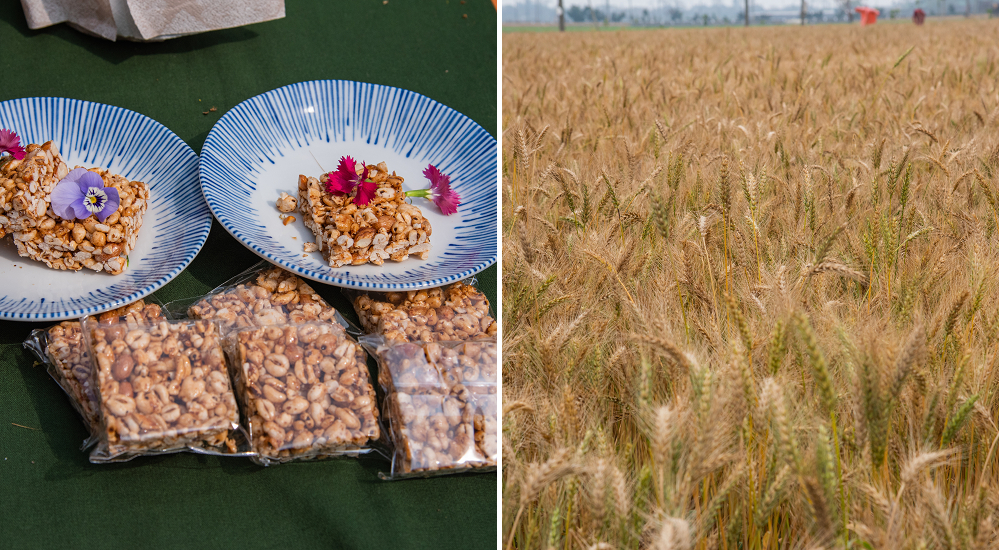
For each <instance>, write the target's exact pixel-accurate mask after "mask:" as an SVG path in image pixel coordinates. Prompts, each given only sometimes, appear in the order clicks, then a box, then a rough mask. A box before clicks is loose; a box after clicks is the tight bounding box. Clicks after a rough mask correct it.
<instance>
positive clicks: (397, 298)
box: [352, 282, 497, 342]
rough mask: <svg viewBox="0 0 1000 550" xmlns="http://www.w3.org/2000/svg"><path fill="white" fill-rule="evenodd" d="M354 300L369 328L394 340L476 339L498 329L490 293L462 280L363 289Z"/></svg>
mask: <svg viewBox="0 0 1000 550" xmlns="http://www.w3.org/2000/svg"><path fill="white" fill-rule="evenodd" d="M352 302H353V305H354V310H355V311H356V312H357V314H358V319H360V320H361V325H362V327H363V328H364V329H365V332H367V333H375V334H381V335H383V336H385V337H386V338H387V339H390V340H397V341H401V342H437V341H442V340H473V339H478V338H488V337H493V336H496V333H497V325H496V320H494V319H493V316H492V315H490V304H489V301H487V299H486V296H485V295H484V294H483V293H482V292H480V291H479V290H477V289H476V288H475V287H473V286H471V285H467V284H465V283H462V282H458V283H454V284H451V285H448V286H445V287H438V288H429V289H426V290H411V291H408V292H384V293H383V292H368V293H362V294H359V295H358V296H357V297H355V298H354V299H353V300H352Z"/></svg>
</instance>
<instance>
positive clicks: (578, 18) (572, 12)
mask: <svg viewBox="0 0 1000 550" xmlns="http://www.w3.org/2000/svg"><path fill="white" fill-rule="evenodd" d="M566 17H569V20H570V21H572V22H574V23H585V22H588V21H595V22H597V21H604V20H608V21H611V22H612V23H617V22H619V21H622V20H623V19H625V12H623V11H621V12H617V13H616V12H613V11H612V12H611V16H610V17H607V14H605V13H604V12H603V11H601V10H593V11H591V9H590V6H584V7H582V8H581V7H580V6H570V8H569V9H568V10H566Z"/></svg>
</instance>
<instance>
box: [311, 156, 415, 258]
mask: <svg viewBox="0 0 1000 550" xmlns="http://www.w3.org/2000/svg"><path fill="white" fill-rule="evenodd" d="M359 168H360V167H359ZM368 170H369V178H370V179H371V180H372V181H374V182H375V183H376V184H377V185H378V188H377V189H376V191H375V196H374V197H373V198H372V200H371V201H369V202H368V204H365V205H357V204H355V203H354V199H353V197H352V196H350V195H335V194H333V193H330V192H328V191H327V190H326V181H327V175H326V174H324V175H323V176H322V177H320V178H319V179H317V178H313V177H308V176H303V175H300V176H299V200H298V205H299V209H300V211H301V212H302V215H303V221H304V222H305V224H306V227H307V228H309V230H310V231H312V232H313V235H315V237H316V246H317V247H319V252H320V253H321V254H322V255H323V258H324V259H325V260H326V262H327V264H329V266H330V267H342V266H345V265H363V264H367V263H372V264H375V265H382V264H383V263H384V262H385V260H392V261H394V262H401V261H403V260H406V259H407V258H409V257H410V256H411V255H414V256H417V257H418V258H420V259H422V260H426V259H427V258H428V256H429V255H430V250H431V242H430V235H431V224H430V222H429V221H428V220H427V218H425V217H424V215H423V213H422V212H421V211H420V209H419V208H417V207H416V206H413V205H412V204H407V203H406V196H405V195H404V194H403V193H404V192H403V178H401V177H399V176H397V175H396V173H395V172H393V173H392V174H391V175H390V174H389V172H388V169H387V167H386V165H385V163H384V162H380V163H379V164H378V165H377V166H372V165H369V166H368Z"/></svg>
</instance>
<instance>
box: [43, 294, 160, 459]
mask: <svg viewBox="0 0 1000 550" xmlns="http://www.w3.org/2000/svg"><path fill="white" fill-rule="evenodd" d="M164 318H165V316H164V311H163V310H162V308H161V307H160V306H159V304H155V303H147V301H145V300H138V301H136V302H133V303H131V304H129V305H127V306H122V307H120V308H118V309H114V310H111V311H107V312H104V313H102V314H100V315H99V316H98V318H97V319H98V321H99V322H102V323H111V322H124V323H126V324H131V325H137V324H138V323H140V322H144V323H149V322H157V321H159V320H161V319H164ZM24 346H25V347H26V348H28V349H29V350H31V351H32V352H34V354H35V355H36V356H37V357H38V359H39V360H40V361H41V362H42V363H44V364H45V366H46V370H47V371H48V373H49V376H51V377H52V379H53V380H55V381H56V383H57V384H59V387H61V388H62V389H63V391H64V392H66V395H67V396H69V400H70V403H71V404H72V405H73V408H74V409H76V411H77V412H78V413H80V416H81V417H82V418H83V422H84V424H85V425H86V427H87V431H88V432H89V434H90V435H89V437H87V439H86V440H84V442H83V446H82V448H84V449H86V448H88V447H89V446H90V445H92V444H93V443H95V442H96V441H97V438H96V437H95V436H96V435H97V434H98V433H99V432H100V410H99V405H98V399H97V394H96V392H95V391H94V389H93V387H92V386H91V371H92V367H91V361H90V355H89V354H88V353H87V346H86V344H85V343H84V341H83V329H82V328H81V325H80V321H63V322H61V323H59V324H58V325H55V326H51V327H49V328H46V329H36V330H34V331H32V332H31V335H30V336H29V337H28V339H27V340H25V342H24Z"/></svg>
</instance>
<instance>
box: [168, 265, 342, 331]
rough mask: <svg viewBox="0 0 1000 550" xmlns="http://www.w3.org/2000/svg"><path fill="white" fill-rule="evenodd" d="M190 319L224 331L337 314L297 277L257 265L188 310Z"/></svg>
mask: <svg viewBox="0 0 1000 550" xmlns="http://www.w3.org/2000/svg"><path fill="white" fill-rule="evenodd" d="M187 315H188V317H190V318H192V319H211V320H218V321H219V322H220V323H221V325H222V329H223V332H228V331H229V330H232V329H238V328H245V327H259V326H267V325H277V324H286V323H292V324H295V323H305V322H309V321H329V320H331V319H333V318H334V317H335V315H336V310H335V309H333V308H332V307H330V305H329V304H327V303H326V301H325V300H323V298H321V297H320V296H319V294H316V291H315V290H313V289H312V287H310V286H309V284H308V283H306V282H305V281H304V280H302V279H300V278H299V277H297V276H296V275H293V274H292V273H289V272H288V271H285V270H284V269H281V268H280V267H275V266H273V265H271V264H269V263H267V262H260V263H258V264H257V265H255V266H254V267H252V268H251V269H249V270H247V271H245V272H243V273H241V274H240V275H237V276H236V277H235V278H233V279H232V280H230V281H227V282H226V283H225V284H224V285H222V286H220V287H219V288H217V289H215V290H213V291H212V292H211V293H209V294H208V295H207V296H205V297H203V298H201V299H199V300H198V301H197V302H196V303H195V304H193V305H191V306H190V307H188V308H187Z"/></svg>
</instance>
